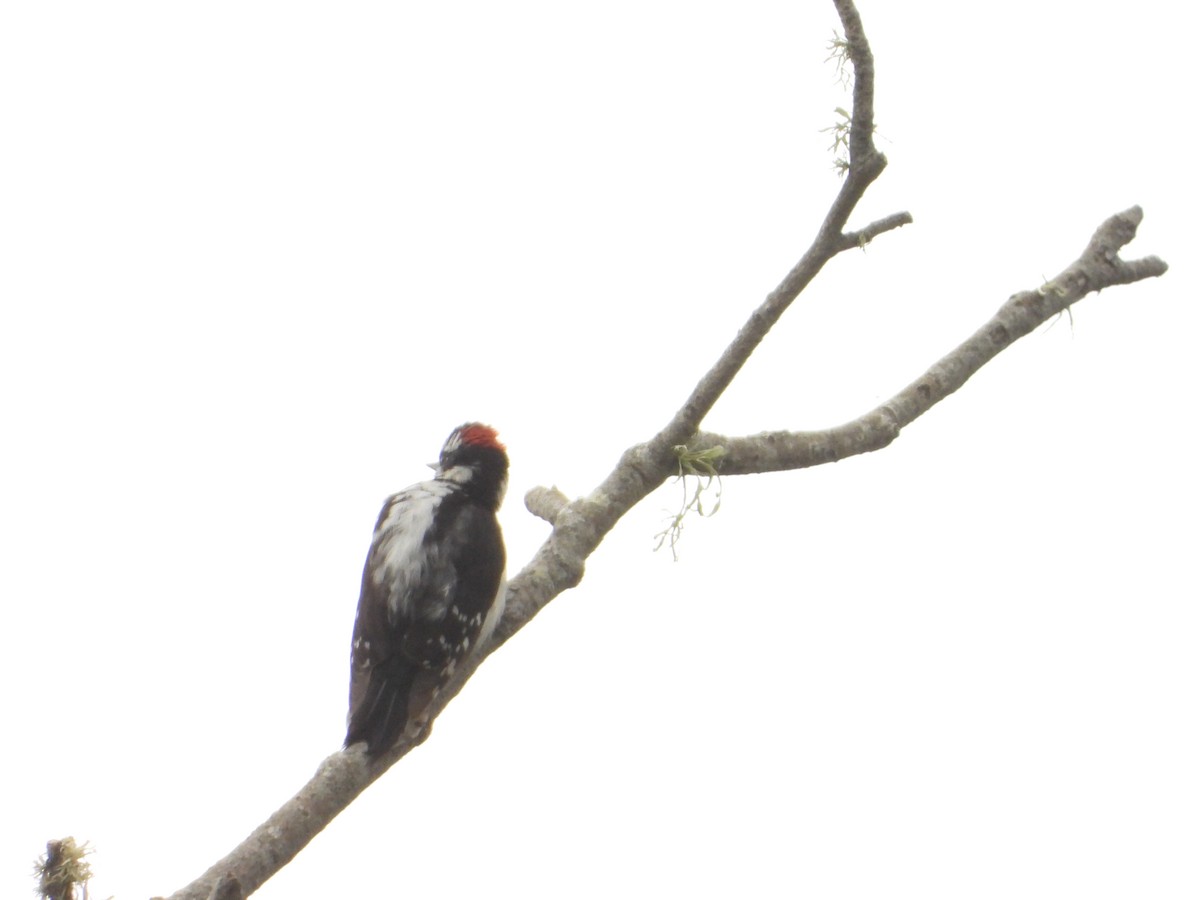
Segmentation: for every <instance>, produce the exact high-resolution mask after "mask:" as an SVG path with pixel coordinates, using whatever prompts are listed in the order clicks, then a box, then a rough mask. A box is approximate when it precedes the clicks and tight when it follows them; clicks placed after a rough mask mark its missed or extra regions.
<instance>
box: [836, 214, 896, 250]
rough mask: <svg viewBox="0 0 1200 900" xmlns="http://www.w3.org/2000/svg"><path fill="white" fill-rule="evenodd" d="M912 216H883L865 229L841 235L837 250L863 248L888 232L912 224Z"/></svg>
mask: <svg viewBox="0 0 1200 900" xmlns="http://www.w3.org/2000/svg"><path fill="white" fill-rule="evenodd" d="M912 220H913V217H912V214H911V213H907V212H898V213H892V214H891V215H890V216H885V217H884V218H882V219H879V220H878V221H876V222H872V223H871V224H870V225H868V226H867V227H866V228H860V229H858V231H847V232H844V233H843V234H842V237H841V240H840V242H839V243H838V250H849V249H850V248H852V247H859V248H862V247H865V246H867V244H869V243H871V241H873V240H874V239H875V238H877V237H879V235H881V234H884V233H885V232H888V231H893V230H895V229H897V228H901V227H903V226H904V225H911V224H912Z"/></svg>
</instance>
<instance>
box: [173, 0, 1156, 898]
mask: <svg viewBox="0 0 1200 900" xmlns="http://www.w3.org/2000/svg"><path fill="white" fill-rule="evenodd" d="M833 2H834V5H835V7H836V8H837V11H838V15H839V17H840V18H841V21H842V27H843V29H844V31H845V37H846V43H847V53H848V55H849V58H850V61H851V63H852V64H853V69H854V89H853V110H852V114H851V117H850V121H851V126H850V135H849V141H848V144H849V165H848V168H847V170H846V173H845V180H844V181H843V183H842V185H841V187H840V189H839V191H838V193H837V195H836V197H835V198H834V200H833V202H832V204H831V206H830V208H829V211H828V212H827V213H826V215H825V217H824V219H823V220H822V222H821V224H820V227H819V228H818V230H817V235H816V237H815V239H814V240H813V243H812V245H811V246H810V247H809V248H808V250H807V251H805V252H804V254H803V255H802V256H801V257H800V260H799V261H798V262H797V263H796V265H795V266H794V267H793V268H792V269H791V271H789V272H788V273H787V275H786V276H785V277H784V279H783V280H782V281H781V282H780V284H779V286H778V287H777V288H776V289H775V290H774V291H772V292H771V293H770V294H769V295H768V296H767V298H766V300H765V301H764V302H763V303H762V304H761V305H760V306H759V307H758V308H757V309H756V310H755V311H754V312H753V313H752V314H751V316H750V318H749V319H748V321H747V322H746V323H745V325H743V326H742V328H741V329H740V330H739V331H738V333H737V335H736V336H735V337H734V339H733V341H732V342H731V343H730V345H729V346H728V347H727V348H726V349H725V351H724V352H723V353H722V354H721V357H720V358H719V359H718V360H717V362H716V363H715V364H714V365H713V367H712V368H711V369H710V370H709V371H708V373H706V374H705V375H704V377H703V378H701V379H700V381H699V382H698V383H697V385H696V388H695V389H694V390H693V391H692V393H691V395H690V396H689V397H688V398H687V400H686V401H685V402H684V403H683V405H682V406H681V407H680V408H679V409H678V410H677V411H676V413H675V414H674V415H673V416H672V418H671V419H670V421H669V422H668V423H667V424H666V425H665V426H664V427H663V429H662V430H661V431H659V432H658V434H656V435H655V436H654V437H652V438H651V439H650V440H648V441H647V442H646V443H644V444H639V445H637V446H634V447H631V448H630V449H628V450H627V451H625V453H624V454H623V455H622V456H621V459H620V461H619V462H618V464H617V466H616V467H615V468H614V469H613V471H612V472H611V473H610V474H609V475H608V477H607V478H605V479H604V481H603V482H602V483H601V484H600V485H599V486H598V487H597V488H596V489H595V490H593V491H592V492H591V493H590V494H589V495H588V496H586V497H582V498H579V499H576V500H574V501H571V502H567V500H566V497H565V496H563V495H562V494H561V492H558V491H557V489H545V488H535V489H534V490H533V491H531V492H530V493H529V495H528V496H527V498H526V504H527V505H528V507H529V509H530V510H531V511H532V512H533V513H534V514H535V515H538V516H539V517H541V518H543V519H545V520H546V521H548V522H550V523H551V524H552V525H553V528H552V530H551V533H550V535H549V537H548V538H547V539H546V541H545V543H544V544H543V545H542V546H541V548H539V550H538V551H537V553H536V554H535V555H534V558H533V559H532V560H531V561H530V562H529V564H528V565H526V566H525V568H524V569H523V570H522V571H521V572H520V573H519V574H518V575H517V576H516V577H515V578H514V579H513V580H512V581H511V582H510V583H509V592H508V600H507V608H506V612H505V615H504V618H503V620H502V621H501V623H500V625H499V627H498V628H497V630H496V633H495V635H494V636H493V639H492V643H491V644H490V645H489V646H488V647H485V648H483V653H482V654H481V655H480V657H479V658H478V659H476V660H474V661H473V662H472V663H470V664H468V665H466V666H463V667H462V668H461V669H460V670H459V671H458V672H457V673H456V676H455V679H454V681H453V682H452V683H451V684H450V685H449V686H448V687H447V688H446V689H445V690H444V691H443V692H442V694H441V695H440V696H439V698H438V700H437V701H436V703H435V704H434V707H433V710H432V713H433V717H436V715H437V713H439V712H440V711H441V710H442V709H443V708H444V707H445V706H446V704H447V703H449V702H450V701H451V700H452V699H453V698H454V696H455V695H456V694H457V693H458V691H459V690H461V689H462V686H463V684H465V682H466V681H467V680H468V679H469V678H470V676H471V674H472V673H473V672H474V670H475V668H476V667H477V666H478V665H479V663H480V662H481V661H482V659H483V658H485V657H486V656H487V655H490V654H491V653H492V652H493V651H495V650H496V649H497V648H498V647H499V646H500V645H501V644H503V643H504V642H505V641H507V640H508V639H509V638H510V637H512V636H513V635H514V634H516V633H517V632H518V631H519V630H520V629H521V628H523V627H524V626H525V625H526V624H528V623H529V621H530V620H532V619H533V617H534V616H535V615H537V613H538V612H539V611H540V610H541V609H542V608H543V607H544V606H545V605H546V604H547V603H549V602H550V601H551V600H552V599H553V598H554V597H556V596H558V595H559V594H560V593H562V592H563V591H565V590H567V589H569V588H572V587H574V586H575V585H576V584H578V583H579V581H580V579H582V577H583V571H584V564H585V561H586V560H587V558H588V557H589V556H590V555H591V553H592V552H593V551H594V550H595V549H596V548H597V547H598V546H599V544H600V542H601V541H602V540H603V539H604V536H605V535H606V534H607V533H608V532H609V530H610V529H611V528H612V527H613V526H614V525H615V524H616V523H617V521H618V520H619V519H620V518H621V517H622V516H623V515H625V513H627V512H628V511H629V510H630V509H632V508H633V507H634V506H635V505H636V504H637V503H638V502H640V501H641V500H642V499H643V498H644V497H646V496H647V495H648V494H649V493H650V492H651V491H653V490H654V489H655V488H657V487H658V486H659V485H661V484H662V483H663V482H664V481H665V480H666V479H667V478H669V477H671V476H672V475H674V474H675V472H676V470H677V461H676V457H675V455H674V450H673V448H674V447H675V446H676V445H679V444H688V445H689V446H691V447H693V448H694V449H703V448H704V447H706V446H713V445H716V444H721V445H722V446H724V447H725V448H726V450H727V455H726V456H725V457H724V458H723V460H722V464H721V467H720V468H721V473H722V474H723V475H732V474H742V473H747V472H769V471H777V470H780V469H792V468H800V467H803V466H811V465H817V464H819V463H824V462H832V461H834V460H838V459H844V458H845V457H847V456H852V455H855V454H858V453H865V452H868V451H871V450H878V449H880V448H881V447H885V446H887V445H888V444H889V443H891V441H893V440H894V439H895V438H896V436H897V435H898V434H899V432H900V430H901V429H902V428H903V427H904V426H905V425H907V424H908V423H909V422H911V421H913V420H914V419H916V418H917V417H918V416H920V415H921V414H923V413H924V412H925V411H927V410H928V409H929V408H931V407H932V406H933V405H934V404H935V403H937V402H939V401H940V400H942V399H944V398H945V397H947V396H949V395H950V394H951V393H953V392H954V391H956V390H957V389H958V388H959V387H961V386H962V385H963V383H965V382H966V380H967V379H968V378H969V377H970V376H971V375H972V374H974V373H975V372H976V371H978V370H979V368H981V367H982V366H983V365H984V364H985V363H986V362H987V361H988V360H990V359H992V358H993V357H995V356H996V355H997V354H998V353H999V352H1000V351H1001V350H1003V349H1004V348H1005V347H1007V346H1008V345H1009V344H1011V343H1012V342H1013V341H1015V340H1017V339H1018V338H1020V337H1022V336H1023V335H1026V334H1028V333H1029V332H1030V331H1032V330H1033V329H1035V328H1036V327H1037V326H1038V325H1040V324H1041V323H1042V322H1045V321H1046V320H1047V319H1049V318H1050V317H1051V316H1054V315H1056V314H1057V313H1059V312H1062V311H1063V310H1065V309H1066V308H1067V307H1068V306H1070V304H1072V303H1074V302H1075V301H1076V300H1078V299H1080V298H1081V297H1083V296H1085V295H1086V294H1087V293H1089V292H1091V291H1098V290H1101V289H1103V288H1105V287H1109V286H1112V285H1117V284H1127V283H1130V282H1133V281H1138V280H1141V279H1143V278H1149V277H1154V276H1157V275H1161V274H1162V273H1163V272H1165V271H1166V268H1167V267H1166V264H1165V263H1163V262H1162V261H1161V260H1158V259H1156V258H1154V257H1148V258H1146V259H1141V260H1135V261H1133V262H1125V261H1123V260H1121V259H1120V257H1119V250H1120V248H1121V247H1123V246H1125V245H1126V244H1127V243H1128V242H1129V241H1130V240H1132V238H1133V235H1134V233H1135V232H1136V229H1137V225H1138V223H1139V222H1140V221H1141V215H1142V214H1141V210H1140V209H1138V208H1136V207H1135V208H1133V209H1131V210H1127V211H1126V212H1124V213H1121V214H1119V215H1117V216H1114V217H1112V218H1111V219H1109V220H1108V221H1107V222H1105V223H1104V224H1103V225H1102V226H1101V227H1100V229H1099V230H1097V232H1096V234H1095V235H1094V236H1093V238H1092V240H1091V241H1090V242H1089V243H1088V246H1087V248H1086V249H1085V251H1084V253H1083V255H1082V256H1081V257H1080V258H1079V259H1078V260H1077V261H1076V262H1074V263H1072V264H1071V265H1070V266H1069V267H1068V268H1067V269H1066V270H1064V271H1063V272H1062V274H1060V275H1059V276H1058V277H1056V278H1055V279H1054V280H1052V281H1051V282H1049V283H1047V284H1046V285H1043V286H1042V287H1041V288H1040V289H1038V290H1036V291H1027V292H1024V293H1021V294H1016V295H1014V296H1013V297H1010V298H1009V300H1008V301H1007V302H1006V303H1005V304H1004V305H1003V306H1002V307H1001V308H1000V310H999V311H998V312H997V313H996V315H995V316H994V317H993V318H992V319H991V321H989V322H988V323H987V324H986V325H984V326H983V327H982V328H980V329H979V331H977V332H976V333H975V334H974V335H972V336H971V337H970V338H968V339H967V340H966V341H965V342H964V343H963V344H962V345H960V346H959V347H958V348H957V349H956V350H954V351H953V352H952V353H950V354H949V355H947V356H946V357H944V358H943V359H941V360H939V361H938V362H937V363H935V364H934V365H933V366H931V367H930V369H929V370H928V371H927V372H926V373H925V374H924V375H923V376H922V377H921V378H919V379H918V380H917V381H915V382H913V383H912V384H911V385H909V386H908V387H906V388H905V389H904V390H902V391H900V392H899V393H898V394H896V396H895V397H893V398H892V399H891V400H889V401H888V402H887V403H885V404H883V405H882V406H880V407H878V408H876V409H874V410H872V411H870V412H868V413H866V414H865V415H863V416H861V417H859V418H858V419H855V420H854V421H852V422H849V423H847V424H845V425H842V426H839V427H837V428H832V429H829V430H827V431H822V432H807V433H806V432H782V433H770V434H763V435H757V436H753V437H741V438H727V437H722V436H719V435H714V434H701V433H699V429H700V425H701V423H702V422H703V420H704V418H705V416H706V415H707V414H708V412H709V410H711V409H712V407H713V404H715V403H716V401H717V399H718V398H719V397H720V396H721V394H722V393H723V392H724V391H725V389H726V388H727V387H728V386H729V385H730V384H731V383H732V381H733V379H734V378H735V377H736V375H737V373H738V372H739V371H740V370H741V367H742V366H743V365H744V364H745V362H746V360H748V359H749V358H750V355H751V354H752V353H753V352H754V350H755V348H757V346H758V344H759V343H760V342H761V341H762V339H763V338H764V337H765V336H766V334H767V332H769V331H770V329H771V328H772V327H773V326H774V324H775V323H776V322H777V321H779V318H780V317H781V316H782V315H783V313H784V312H785V311H786V310H787V308H788V307H789V306H790V305H791V303H792V301H793V300H795V298H796V297H797V296H798V295H799V294H800V292H801V291H802V290H803V289H804V288H805V287H806V286H807V285H808V284H809V283H810V282H811V281H812V279H813V278H814V277H816V275H817V273H819V272H820V271H821V269H822V268H823V267H824V265H825V263H826V262H828V261H829V260H830V259H832V258H833V257H834V256H836V255H838V254H839V253H843V252H845V251H846V250H850V249H852V248H854V247H861V246H863V245H864V244H865V243H866V242H867V241H870V240H871V239H872V238H875V237H878V236H879V235H881V234H883V233H885V232H888V231H891V230H894V229H896V228H898V227H900V226H902V225H906V224H909V223H910V222H911V221H912V218H911V216H909V214H908V213H904V212H902V213H895V214H893V215H890V216H887V217H885V218H883V219H880V220H878V221H876V222H874V223H872V224H870V225H867V226H866V227H865V228H862V229H859V230H857V231H846V230H845V227H846V223H847V221H848V219H849V217H850V214H851V213H852V212H853V210H854V208H855V207H856V205H857V204H858V201H859V200H860V199H861V198H862V196H863V194H864V193H865V192H866V190H867V188H868V187H869V186H870V185H871V184H872V183H873V182H874V180H875V179H876V178H878V177H879V175H880V174H881V173H882V172H883V170H884V168H885V166H886V165H887V160H886V159H885V158H884V156H883V154H882V153H880V152H879V151H878V150H877V149H876V148H875V145H874V140H873V131H874V60H873V58H872V56H871V49H870V46H869V44H868V43H867V39H866V34H865V32H864V31H863V27H862V22H861V20H860V19H859V16H858V12H857V10H856V9H855V7H854V4H853V2H851V0H833ZM428 735H429V729H428V727H427V728H426V730H425V731H424V732H423V733H422V734H420V735H418V736H417V737H416V738H415V739H414V740H412V741H411V742H407V743H402V744H401V745H399V746H397V747H395V748H394V749H393V750H392V751H390V752H389V753H387V754H385V755H384V756H383V757H382V758H380V759H379V760H376V761H375V762H373V763H372V762H370V761H368V760H367V758H366V756H365V754H364V753H363V745H356V747H355V748H352V749H350V750H343V751H339V752H337V753H334V754H333V755H332V756H330V757H329V758H328V759H326V760H325V761H324V762H323V763H322V764H321V766H320V768H319V769H318V770H317V773H316V774H315V775H314V776H313V778H312V780H311V781H310V782H309V783H308V784H307V785H305V787H304V788H302V789H301V791H300V792H299V793H298V794H296V796H295V797H293V798H292V799H291V800H289V801H288V802H287V803H286V804H285V805H284V806H283V807H281V808H280V809H279V810H278V811H277V812H276V813H275V814H274V815H272V816H271V818H270V819H268V820H267V821H266V822H264V823H263V824H262V825H261V826H259V828H258V829H256V830H255V831H254V832H253V833H252V834H251V835H250V836H249V837H248V838H246V840H244V841H243V842H242V843H241V844H240V845H238V846H237V847H236V848H235V849H234V850H233V851H232V852H231V853H230V854H229V855H228V856H227V857H225V858H224V859H222V860H221V861H219V862H218V863H216V864H215V865H213V866H212V867H211V868H210V869H209V870H208V871H207V872H205V873H204V874H203V875H202V876H200V878H198V879H197V880H196V881H194V882H193V883H192V884H190V885H188V886H187V887H185V888H183V889H181V890H180V891H178V892H176V893H175V894H173V895H172V896H171V900H205V898H208V897H209V896H210V895H212V894H213V892H214V889H217V888H218V887H219V886H220V885H221V879H223V878H224V879H226V881H225V882H224V884H229V883H230V882H232V883H233V884H235V885H237V886H240V889H241V893H242V896H248V895H250V894H252V893H253V892H254V891H255V890H257V889H258V888H259V887H261V886H262V884H263V883H264V882H266V880H267V879H268V878H270V877H271V875H273V874H274V873H275V872H277V871H278V870H279V869H281V868H282V867H283V866H284V865H286V864H287V863H288V862H289V861H290V860H291V859H292V858H293V857H295V855H296V854H297V853H299V852H300V850H301V849H303V848H304V847H305V846H306V845H307V844H308V842H309V841H311V840H312V838H313V837H315V836H316V835H317V834H318V833H319V832H320V831H321V830H322V829H323V828H324V827H325V826H326V825H327V824H328V823H329V822H330V821H332V819H333V818H334V817H335V816H336V815H337V814H338V813H339V812H341V811H342V810H343V809H345V808H346V806H348V805H349V804H350V803H351V802H352V801H353V800H354V799H355V798H356V797H357V796H358V795H359V794H360V793H361V792H362V791H363V790H365V789H366V788H367V787H368V786H369V785H370V784H371V783H372V782H374V781H375V779H377V778H379V777H380V775H382V774H383V773H384V772H385V771H387V769H388V768H390V767H391V765H392V764H393V763H395V762H396V761H397V760H399V759H400V758H401V757H403V756H404V755H406V754H407V753H408V751H409V750H411V749H412V748H413V747H414V746H416V745H418V744H420V743H422V742H423V741H424V740H425V739H426V738H427V737H428ZM234 879H236V881H234ZM218 893H220V891H218Z"/></svg>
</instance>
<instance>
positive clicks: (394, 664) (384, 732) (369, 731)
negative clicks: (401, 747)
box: [346, 659, 420, 759]
mask: <svg viewBox="0 0 1200 900" xmlns="http://www.w3.org/2000/svg"><path fill="white" fill-rule="evenodd" d="M418 671H420V670H419V668H418V667H416V666H414V665H413V664H412V663H411V662H409V661H408V660H404V659H394V660H389V661H388V662H384V663H380V664H378V665H376V667H375V668H374V669H372V671H371V675H370V679H369V681H368V683H367V689H366V691H365V692H364V694H363V697H362V701H361V702H360V703H359V704H358V705H357V706H356V707H355V708H354V709H353V710H352V711H351V713H350V723H349V725H348V726H347V728H346V746H347V747H349V746H350V745H351V744H357V743H359V742H360V741H366V742H367V755H368V756H370V757H371V758H372V759H374V758H375V757H377V756H380V755H381V754H383V753H384V752H385V751H387V750H389V749H391V747H392V746H393V745H394V744H395V743H396V742H397V741H398V740H399V739H400V735H402V734H403V733H404V729H405V726H406V725H407V724H408V712H409V710H408V703H409V697H410V695H411V694H412V689H413V680H414V679H415V678H416V676H417V672H418Z"/></svg>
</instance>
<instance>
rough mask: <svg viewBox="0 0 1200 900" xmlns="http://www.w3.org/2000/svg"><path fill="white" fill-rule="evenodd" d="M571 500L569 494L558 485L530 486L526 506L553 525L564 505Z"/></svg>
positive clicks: (526, 496)
mask: <svg viewBox="0 0 1200 900" xmlns="http://www.w3.org/2000/svg"><path fill="white" fill-rule="evenodd" d="M570 502H571V501H570V500H568V499H567V495H566V494H564V493H563V492H562V491H560V490H559V489H558V488H556V487H535V488H530V489H529V491H528V492H526V494H525V508H526V509H527V510H529V511H530V512H531V513H533V514H534V515H535V516H537V517H538V518H539V519H544V520H545V521H547V522H549V523H550V524H551V525H553V524H554V522H555V520H556V519H557V518H558V514H559V513H560V512H562V510H563V507H564V506H566V505H567V504H568V503H570Z"/></svg>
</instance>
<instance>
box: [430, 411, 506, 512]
mask: <svg viewBox="0 0 1200 900" xmlns="http://www.w3.org/2000/svg"><path fill="white" fill-rule="evenodd" d="M437 477H438V478H442V479H445V480H446V481H453V482H455V483H456V484H459V485H462V488H463V490H464V491H465V492H466V493H467V495H468V496H470V497H471V498H472V499H474V500H476V501H478V502H480V503H483V504H484V505H485V506H488V507H490V508H491V509H498V508H499V507H500V501H502V500H503V499H504V491H505V488H507V487H508V453H507V452H506V451H505V447H504V445H503V444H502V443H500V438H499V436H498V435H497V434H496V429H495V428H492V427H491V426H490V425H481V424H480V423H479V422H467V423H466V424H465V425H459V426H458V427H457V428H455V429H454V430H453V431H452V432H450V437H448V438H446V443H445V444H443V445H442V452H441V454H440V455H439V456H438V464H437Z"/></svg>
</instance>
